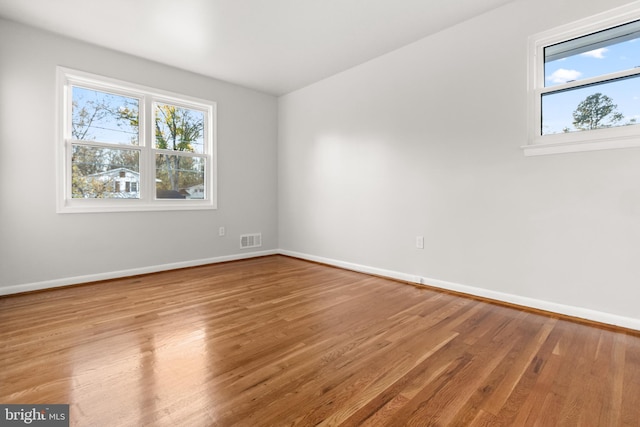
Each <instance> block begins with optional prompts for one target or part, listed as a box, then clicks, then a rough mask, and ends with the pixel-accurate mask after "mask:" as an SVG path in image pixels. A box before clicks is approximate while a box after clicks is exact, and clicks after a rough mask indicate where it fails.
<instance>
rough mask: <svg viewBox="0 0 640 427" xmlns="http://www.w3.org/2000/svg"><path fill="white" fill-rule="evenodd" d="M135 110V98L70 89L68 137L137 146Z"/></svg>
mask: <svg viewBox="0 0 640 427" xmlns="http://www.w3.org/2000/svg"><path fill="white" fill-rule="evenodd" d="M138 111H139V101H138V100H137V99H135V98H130V97H126V96H122V95H116V94H112V93H107V92H102V91H98V90H93V89H86V88H83V87H79V86H73V91H72V107H71V137H72V138H73V139H76V140H81V141H98V142H109V143H117V144H131V145H138V141H139V136H138V134H139V132H138V123H139V116H138V114H139V113H138Z"/></svg>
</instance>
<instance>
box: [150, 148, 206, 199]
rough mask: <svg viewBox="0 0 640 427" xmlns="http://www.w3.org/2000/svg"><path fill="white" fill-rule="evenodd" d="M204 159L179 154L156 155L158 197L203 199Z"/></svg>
mask: <svg viewBox="0 0 640 427" xmlns="http://www.w3.org/2000/svg"><path fill="white" fill-rule="evenodd" d="M205 166H206V159H204V158H202V157H190V156H181V155H179V154H172V155H166V154H157V155H156V197H157V198H158V199H204V198H205V197H204V194H205V192H204V190H205V187H204V175H205V173H204V171H205Z"/></svg>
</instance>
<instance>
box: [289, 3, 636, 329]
mask: <svg viewBox="0 0 640 427" xmlns="http://www.w3.org/2000/svg"><path fill="white" fill-rule="evenodd" d="M624 3H625V2H624V1H621V0H609V1H607V2H601V1H599V0H565V1H557V0H540V1H525V0H522V1H515V2H513V3H510V4H508V5H506V6H504V7H501V8H499V9H496V10H494V11H492V12H490V13H488V14H485V15H482V16H480V17H477V18H475V19H473V20H470V21H467V22H465V23H463V24H461V25H458V26H456V27H453V28H450V29H448V30H446V31H443V32H441V33H438V34H436V35H434V36H431V37H428V38H426V39H423V40H421V41H419V42H417V43H414V44H412V45H409V46H407V47H405V48H402V49H399V50H397V51H395V52H392V53H391V54H388V55H385V56H383V57H380V58H378V59H376V60H373V61H370V62H368V63H366V64H364V65H361V66H359V67H356V68H353V69H351V70H348V71H346V72H344V73H341V74H339V75H336V76H334V77H332V78H329V79H327V80H324V81H321V82H319V83H317V84H315V85H312V86H310V87H307V88H305V89H302V90H299V91H297V92H294V93H291V94H289V95H286V96H284V97H282V98H280V100H279V159H278V161H279V167H278V171H279V236H280V237H279V241H280V248H281V249H282V250H284V251H285V252H286V253H291V254H296V255H299V256H305V257H308V258H313V259H320V260H329V261H335V262H337V263H347V264H352V265H355V266H360V267H362V266H365V267H373V268H376V269H383V270H387V271H388V272H399V273H401V274H406V275H409V276H411V275H414V276H419V277H422V278H428V280H427V282H429V281H431V282H432V283H436V284H444V285H445V286H449V287H452V288H456V287H457V289H463V290H469V291H471V292H475V293H477V294H480V295H485V296H495V297H498V298H501V297H504V299H505V300H511V301H513V302H524V303H527V302H532V305H537V306H538V307H539V308H548V309H552V310H554V309H557V310H556V311H560V312H562V311H563V310H564V311H565V312H566V313H567V314H574V315H575V314H577V315H584V316H583V317H591V318H593V319H595V320H604V321H606V322H611V323H622V324H624V325H625V326H630V327H637V328H639V329H640V307H639V305H638V301H640V262H639V260H640V149H623V150H611V151H600V152H586V153H577V154H563V155H553V156H540V157H526V158H525V157H524V155H523V152H522V150H521V148H520V146H522V145H524V144H525V143H526V121H527V117H526V105H527V98H526V87H527V80H526V79H527V51H526V49H527V37H528V36H530V35H532V34H535V33H537V32H540V31H543V30H546V29H549V28H553V27H555V26H558V25H562V24H565V23H568V22H571V21H574V20H577V19H580V18H584V17H586V16H589V15H592V14H595V13H599V12H602V11H604V10H605V8H610V7H614V6H619V5H622V4H624ZM418 235H423V236H424V237H425V249H422V250H421V249H416V247H415V237H416V236H418ZM431 279H437V280H435V281H434V280H431ZM465 287H469V288H465ZM512 297H513V298H512ZM617 316H618V317H621V318H622V319H617V318H616V317H617ZM618 320H621V322H618Z"/></svg>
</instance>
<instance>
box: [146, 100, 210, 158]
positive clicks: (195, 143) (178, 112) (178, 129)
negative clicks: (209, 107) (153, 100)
mask: <svg viewBox="0 0 640 427" xmlns="http://www.w3.org/2000/svg"><path fill="white" fill-rule="evenodd" d="M155 121H156V127H155V133H156V141H155V148H159V149H162V150H173V151H189V152H191V153H198V154H203V153H204V112H202V111H198V110H191V109H189V108H182V107H177V106H175V105H169V104H156V105H155Z"/></svg>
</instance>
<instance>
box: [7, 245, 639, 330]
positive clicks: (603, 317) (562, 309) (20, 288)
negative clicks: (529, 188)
mask: <svg viewBox="0 0 640 427" xmlns="http://www.w3.org/2000/svg"><path fill="white" fill-rule="evenodd" d="M276 254H282V255H286V256H290V257H294V258H300V259H304V260H308V261H314V262H318V263H321V264H327V265H332V266H334V267H339V268H344V269H346V270H352V271H357V272H361V273H366V274H373V275H376V276H382V277H388V278H391V279H396V280H401V281H405V282H409V283H415V284H421V285H427V286H432V287H434V288H440V289H444V290H449V291H454V292H460V293H463V294H467V295H472V296H476V297H482V298H487V299H490V300H495V301H499V302H505V303H509V304H514V305H519V306H523V307H529V308H534V309H538V310H544V311H548V312H552V313H557V314H562V315H565V316H571V317H576V318H580V319H585V320H590V321H594V322H598V323H603V324H607V325H614V326H620V327H623V328H628V329H633V330H637V331H640V319H636V318H632V317H625V316H619V315H616V314H611V313H605V312H602V311H597V310H592V309H587V308H582V307H576V306H571V305H566V304H559V303H555V302H551V301H544V300H539V299H535V298H529V297H523V296H519V295H514V294H508V293H504V292H497V291H492V290H489V289H484V288H479V287H475V286H468V285H461V284H459V283H453V282H447V281H444V280H439V279H431V278H427V277H422V276H417V275H412V274H407V273H401V272H398V271H393V270H385V269H382V268H376V267H371V266H367V265H361V264H354V263H351V262H346V261H340V260H335V259H331V258H324V257H320V256H315V255H309V254H304V253H300V252H294V251H288V250H282V249H280V250H278V249H273V250H266V251H259V252H246V253H242V254H234V255H226V256H220V257H214V258H203V259H199V260H193V261H184V262H176V263H171V264H161V265H153V266H148V267H141V268H132V269H128V270H120V271H111V272H105V273H98V274H89V275H85V276H76V277H67V278H62V279H56V280H47V281H43V282H35V283H26V284H20V285H14V286H7V287H0V295H10V294H17V293H21V292H30V291H39V290H43V289H50V288H57V287H61V286H69V285H77V284H80V283H89V282H97V281H100V280H109V279H117V278H121V277H129V276H137V275H140V274H148V273H157V272H160V271H167V270H175V269H179V268H187V267H196V266H200V265H206V264H216V263H220V262H227V261H236V260H241V259H247V258H256V257H261V256H267V255H276Z"/></svg>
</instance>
